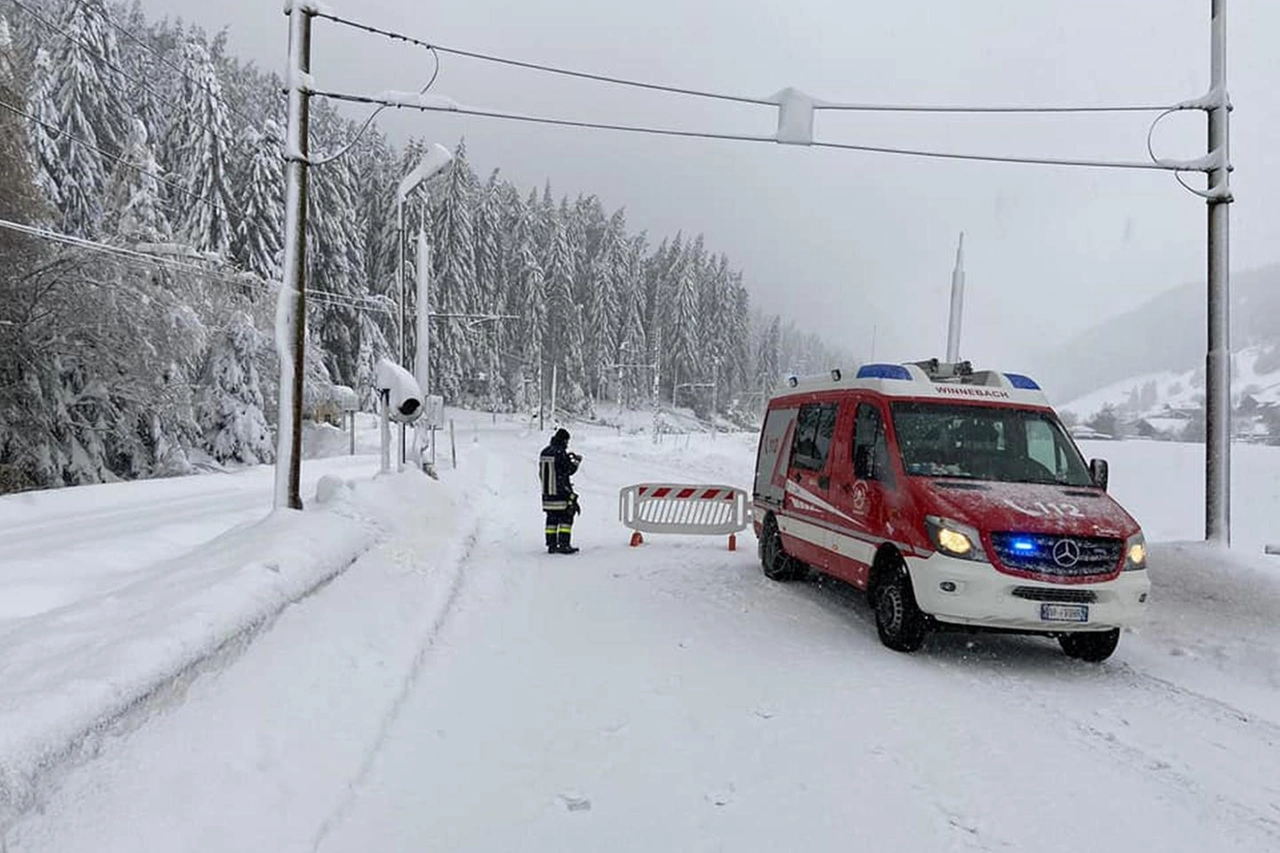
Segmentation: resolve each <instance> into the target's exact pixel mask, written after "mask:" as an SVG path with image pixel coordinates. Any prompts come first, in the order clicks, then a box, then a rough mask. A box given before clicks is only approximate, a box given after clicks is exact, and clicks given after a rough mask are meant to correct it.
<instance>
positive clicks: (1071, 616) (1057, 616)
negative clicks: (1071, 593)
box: [1040, 604, 1089, 622]
mask: <svg viewBox="0 0 1280 853" xmlns="http://www.w3.org/2000/svg"><path fill="white" fill-rule="evenodd" d="M1040 621H1042V622H1088V621H1089V605H1087V604H1041V605H1040Z"/></svg>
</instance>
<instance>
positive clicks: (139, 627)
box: [0, 472, 439, 823]
mask: <svg viewBox="0 0 1280 853" xmlns="http://www.w3.org/2000/svg"><path fill="white" fill-rule="evenodd" d="M323 486H324V488H323V489H322V490H318V491H323V492H324V494H325V496H326V497H327V500H326V501H319V500H317V501H315V502H313V504H312V507H313V508H311V509H308V510H307V511H306V512H301V513H299V512H278V513H275V514H273V515H271V516H269V517H267V518H266V519H264V520H263V521H261V522H259V523H257V524H253V525H247V526H244V527H240V528H237V529H234V530H232V531H230V532H228V533H226V534H224V535H223V536H221V537H219V538H217V539H215V540H213V541H212V542H210V543H208V544H207V545H205V546H203V547H202V548H200V549H199V550H198V551H196V552H193V553H190V554H187V555H185V556H182V557H179V558H176V559H171V560H168V561H165V562H162V563H159V564H156V565H154V566H152V567H149V568H148V569H147V570H146V571H144V572H140V573H139V575H140V577H139V578H138V579H137V580H134V581H133V582H132V583H130V584H128V585H126V586H122V587H119V588H116V589H114V590H111V591H110V592H108V593H106V594H104V595H100V596H96V597H93V598H88V599H85V600H82V601H79V602H76V603H74V604H70V605H68V606H66V607H62V608H60V609H56V610H52V611H49V612H47V613H44V614H42V615H40V616H37V617H33V618H30V619H26V620H22V621H19V622H17V623H16V624H14V625H13V626H12V627H9V628H8V629H7V630H6V631H5V632H4V633H2V634H0V648H2V649H3V653H2V654H0V823H3V822H4V820H5V819H6V818H7V817H10V816H12V815H13V814H15V813H17V812H20V811H21V810H22V809H23V808H24V805H25V804H26V803H27V801H28V800H29V798H30V796H31V794H32V791H33V790H34V786H35V783H36V781H37V780H38V778H39V777H40V775H41V773H42V772H43V771H45V770H47V769H49V768H50V767H52V766H53V765H56V764H57V763H58V762H59V761H60V760H61V759H64V758H66V757H69V756H71V755H74V754H75V753H76V752H77V751H78V749H79V748H80V747H81V745H82V744H84V743H85V742H86V739H90V740H91V737H90V736H91V735H92V734H93V733H94V732H95V731H96V730H98V729H100V728H102V727H104V726H105V725H106V724H108V723H110V722H111V721H112V720H114V719H115V718H117V717H119V716H120V715H121V714H123V713H125V712H127V711H129V710H130V709H131V708H133V707H135V706H137V705H139V704H140V703H143V702H144V701H145V700H146V699H147V698H148V697H149V696H150V695H151V694H153V693H154V692H156V691H157V690H159V689H160V688H162V687H163V686H164V685H165V684H167V683H168V682H170V681H172V680H173V679H174V678H175V677H177V676H179V675H181V674H182V673H184V672H186V671H189V670H191V669H192V668H193V667H194V666H196V665H197V664H199V663H200V662H201V661H203V660H204V659H206V658H208V657H209V656H210V655H211V654H213V653H215V652H217V651H219V650H220V649H222V648H223V647H225V646H227V645H228V643H229V642H231V641H233V640H235V639H237V638H241V637H245V636H248V635H250V634H252V633H253V632H254V631H256V630H257V629H258V628H260V627H262V626H263V625H265V624H267V623H269V622H271V621H272V620H273V619H274V618H275V617H276V616H277V615H278V614H279V613H280V612H281V610H282V609H284V608H285V607H287V606H288V605H289V604H291V603H292V602H295V601H297V600H299V599H301V598H303V597H305V596H307V595H308V594H309V593H311V592H312V591H313V590H315V589H316V588H317V587H318V586H321V585H323V584H325V583H326V582H327V581H329V580H330V579H332V578H333V577H334V576H336V575H338V574H340V573H341V572H342V571H343V570H344V569H346V568H347V567H348V566H350V565H351V564H352V562H353V561H355V560H356V559H357V558H358V557H359V555H360V554H362V553H364V552H365V551H367V550H368V549H369V548H370V547H372V546H373V545H374V544H375V543H376V542H377V541H379V540H380V539H381V538H384V536H385V535H386V534H387V532H388V527H389V524H388V522H387V521H386V519H388V518H392V519H394V518H396V516H395V514H394V512H395V508H398V507H411V506H422V505H423V504H424V503H427V502H429V501H430V500H431V497H432V495H431V493H432V492H433V491H435V490H437V489H438V488H439V486H438V484H434V483H433V481H430V480H428V478H426V477H423V476H422V475H421V474H419V473H416V472H413V473H406V474H405V475H401V476H395V477H389V478H383V479H379V480H377V481H364V482H354V483H353V482H347V481H342V480H335V479H327V480H326V481H325V482H324V483H323ZM400 512H401V513H403V512H404V510H403V509H401V510H400Z"/></svg>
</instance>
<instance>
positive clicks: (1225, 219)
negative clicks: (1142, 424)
mask: <svg viewBox="0 0 1280 853" xmlns="http://www.w3.org/2000/svg"><path fill="white" fill-rule="evenodd" d="M1211 9H1212V15H1213V21H1212V36H1211V38H1212V45H1211V52H1210V61H1209V62H1210V80H1209V96H1208V98H1207V99H1206V100H1207V101H1208V102H1210V103H1209V110H1208V113H1209V159H1210V161H1211V162H1212V164H1213V168H1211V169H1210V170H1209V177H1208V188H1207V190H1206V192H1205V193H1204V196H1205V200H1206V201H1207V202H1208V205H1209V227H1208V238H1209V251H1208V256H1209V258H1208V260H1209V263H1208V267H1209V269H1208V283H1209V287H1208V290H1209V306H1208V312H1207V314H1208V352H1207V353H1206V355H1205V539H1206V540H1208V541H1209V542H1211V543H1213V544H1215V545H1230V544H1231V314H1230V312H1231V279H1230V269H1229V267H1228V263H1229V255H1228V247H1229V237H1230V228H1231V219H1230V214H1229V211H1230V205H1231V202H1232V196H1231V148H1230V142H1231V136H1230V132H1229V131H1230V121H1231V99H1230V97H1229V95H1228V94H1227V0H1212V7H1211Z"/></svg>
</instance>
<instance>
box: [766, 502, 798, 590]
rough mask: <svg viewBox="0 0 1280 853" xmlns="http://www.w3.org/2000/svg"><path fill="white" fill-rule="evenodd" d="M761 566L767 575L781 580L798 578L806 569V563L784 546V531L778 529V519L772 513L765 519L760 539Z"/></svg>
mask: <svg viewBox="0 0 1280 853" xmlns="http://www.w3.org/2000/svg"><path fill="white" fill-rule="evenodd" d="M760 566H761V568H762V569H764V576H765V577H767V578H768V579H769V580H771V581H779V582H785V581H793V580H796V579H797V578H799V577H800V573H801V572H802V571H803V569H804V565H803V564H802V563H801V562H800V561H799V560H797V559H796V558H795V557H792V556H791V555H790V554H788V553H787V551H786V548H784V547H783V545H782V531H781V530H779V529H778V520H777V519H776V518H774V517H773V516H772V515H770V516H769V517H768V518H766V519H765V520H764V530H763V536H762V538H761V540H760Z"/></svg>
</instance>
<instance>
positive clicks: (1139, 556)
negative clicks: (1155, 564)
mask: <svg viewBox="0 0 1280 853" xmlns="http://www.w3.org/2000/svg"><path fill="white" fill-rule="evenodd" d="M1146 567H1147V540H1146V538H1145V537H1143V535H1142V534H1141V533H1139V534H1137V535H1135V536H1130V537H1129V541H1128V542H1125V543H1124V570H1125V571H1126V572H1137V571H1141V570H1143V569H1145V568H1146Z"/></svg>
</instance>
